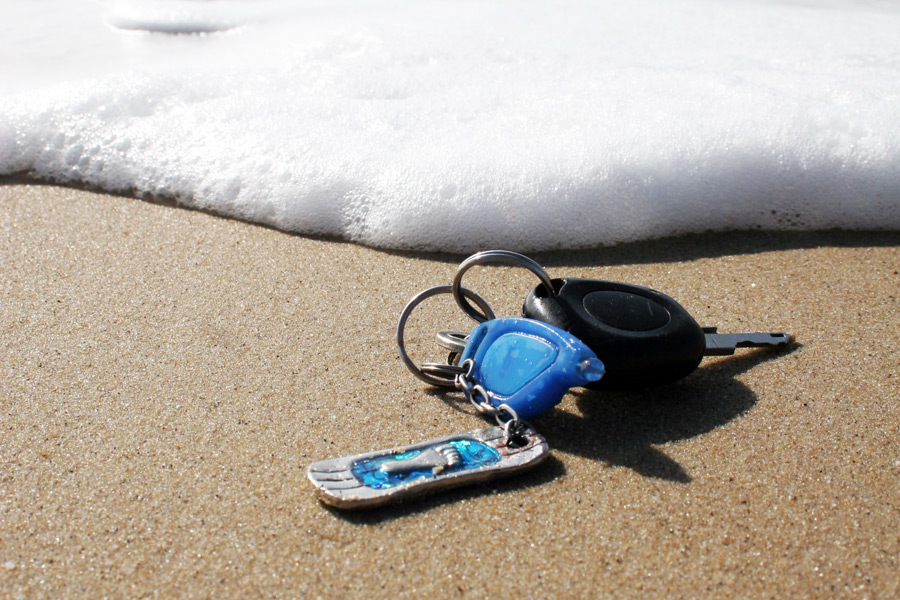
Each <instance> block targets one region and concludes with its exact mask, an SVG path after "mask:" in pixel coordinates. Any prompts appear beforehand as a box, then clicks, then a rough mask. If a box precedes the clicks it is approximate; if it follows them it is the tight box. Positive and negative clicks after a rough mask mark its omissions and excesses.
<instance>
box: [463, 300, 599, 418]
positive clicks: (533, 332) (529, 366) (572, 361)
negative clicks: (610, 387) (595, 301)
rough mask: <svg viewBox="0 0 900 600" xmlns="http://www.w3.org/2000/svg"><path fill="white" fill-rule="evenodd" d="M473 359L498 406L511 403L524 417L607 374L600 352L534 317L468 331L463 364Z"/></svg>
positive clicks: (475, 374) (492, 322) (477, 374)
mask: <svg viewBox="0 0 900 600" xmlns="http://www.w3.org/2000/svg"><path fill="white" fill-rule="evenodd" d="M469 358H471V359H472V361H473V362H474V367H473V369H472V377H473V378H474V379H475V381H476V382H477V383H479V384H481V386H482V387H484V388H485V389H486V390H487V391H488V394H489V396H490V398H489V400H490V402H491V404H493V405H494V406H499V405H501V404H508V405H509V406H510V407H512V409H513V410H515V411H516V414H518V416H519V417H520V418H522V419H531V418H534V417H536V416H538V415H541V414H543V413H545V412H547V411H548V410H550V409H551V408H553V407H554V406H556V405H557V404H559V402H560V401H561V400H562V398H563V396H565V394H566V392H567V391H568V390H569V388H571V387H574V386H576V385H587V384H588V383H591V382H593V381H597V380H599V379H600V378H601V377H602V376H603V372H604V367H603V363H602V362H600V359H598V358H597V355H596V354H594V353H593V351H591V349H590V348H588V347H587V346H586V345H585V344H584V343H583V342H581V340H579V339H578V338H576V337H574V336H573V335H572V334H571V333H568V332H566V331H563V330H562V329H559V328H557V327H554V326H553V325H548V324H547V323H543V322H541V321H534V320H532V319H518V318H503V319H491V320H490V321H485V322H484V323H482V324H480V325H478V326H477V327H476V328H475V329H474V330H473V331H472V333H471V334H470V335H469V341H468V342H467V343H466V348H465V350H463V353H462V355H461V356H460V359H459V360H460V363H461V362H462V361H464V360H466V359H469Z"/></svg>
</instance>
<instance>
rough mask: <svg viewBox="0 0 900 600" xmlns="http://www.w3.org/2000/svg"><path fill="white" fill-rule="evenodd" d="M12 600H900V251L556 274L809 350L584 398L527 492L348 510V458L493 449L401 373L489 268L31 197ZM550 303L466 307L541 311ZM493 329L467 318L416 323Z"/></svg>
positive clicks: (13, 402)
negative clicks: (440, 292) (431, 290)
mask: <svg viewBox="0 0 900 600" xmlns="http://www.w3.org/2000/svg"><path fill="white" fill-rule="evenodd" d="M0 234H2V243H0V278H2V282H3V285H2V297H0V330H2V332H3V333H2V335H3V341H4V344H3V350H2V352H3V354H2V359H0V410H2V429H0V592H2V593H0V595H2V596H4V597H12V598H19V597H21V598H32V597H44V596H46V597H67V598H72V597H85V598H100V597H150V596H154V597H155V596H158V597H164V598H165V597H219V598H227V597H256V596H267V597H274V598H300V597H316V596H322V597H329V598H346V597H367V598H370V597H385V598H386V597H391V598H419V597H430V598H449V597H469V598H482V597H487V596H492V597H522V596H526V595H527V596H528V597H538V598H555V597H563V598H564V597H617V598H619V597H629V596H640V597H713V595H714V594H715V595H724V597H732V596H740V597H753V598H762V597H766V598H769V597H772V598H775V597H779V598H780V597H828V598H832V597H843V598H866V597H868V598H896V597H897V596H898V595H900V560H898V554H900V442H898V431H900V391H898V388H900V386H898V377H900V376H898V370H900V351H898V347H900V316H898V312H900V302H898V296H900V274H898V269H900V234H898V233H853V232H820V233H775V234H773V233H735V234H707V235H698V236H689V237H686V238H678V239H674V240H662V241H653V242H645V243H640V244H631V245H626V246H621V247H616V248H605V249H597V250H591V251H578V252H559V253H547V254H538V255H534V257H535V258H536V259H538V260H539V261H540V262H541V263H542V264H544V265H545V266H546V267H547V268H548V270H549V271H550V273H551V274H552V275H554V276H579V277H602V278H607V279H616V280H622V281H629V282H632V283H637V284H642V285H647V286H651V287H654V288H656V289H659V290H661V291H664V292H666V293H668V294H669V295H671V296H673V297H674V298H676V299H677V300H678V301H679V302H681V303H682V304H683V305H684V306H685V307H686V308H688V310H690V311H691V313H692V314H693V315H694V316H695V318H696V319H697V320H698V321H699V322H701V323H702V324H707V325H718V326H719V328H720V330H721V331H755V330H772V331H787V332H790V333H792V334H793V335H794V336H795V337H796V340H797V344H796V345H795V346H794V347H793V348H791V349H790V350H789V351H786V352H780V353H773V352H769V351H753V350H748V351H740V352H739V353H738V354H737V355H735V356H733V357H720V358H713V359H706V360H705V361H704V363H703V365H702V367H701V368H700V369H699V370H698V371H696V372H695V373H694V374H692V375H691V376H690V377H688V378H686V379H684V380H682V381H680V382H678V383H676V384H672V385H668V386H664V387H658V388H654V389H651V390H647V391H642V392H632V393H625V392H616V393H613V392H595V391H585V390H578V391H575V392H572V393H570V394H569V395H568V396H567V397H566V398H565V400H564V401H563V403H562V404H561V405H560V406H559V407H557V409H556V410H555V411H553V412H552V413H550V414H547V415H545V416H543V417H541V418H539V419H536V420H535V421H534V425H535V427H536V428H537V429H538V430H540V431H541V432H542V433H543V434H544V436H545V437H546V438H547V440H548V442H549V444H550V447H551V449H552V455H551V457H550V458H549V459H548V460H547V461H545V462H544V463H542V464H541V465H540V466H538V467H537V468H536V469H535V470H533V471H531V472H529V473H527V474H525V475H522V476H518V477H516V478H513V479H506V480H501V481H495V482H490V483H487V484H481V485H475V486H473V487H469V488H461V489H457V490H453V491H449V492H446V493H442V494H440V495H436V496H431V497H428V498H426V499H423V500H421V501H416V502H413V503H409V504H403V505H399V506H394V507H389V508H385V509H379V510H374V511H369V512H358V513H346V512H340V511H337V510H334V509H329V508H326V507H324V506H323V505H321V504H320V503H319V502H317V501H316V499H315V497H314V494H313V489H312V487H311V485H310V484H309V482H308V481H307V479H306V469H307V467H308V466H309V464H311V463H312V462H315V461H317V460H320V459H324V458H330V457H335V456H340V455H344V454H352V453H357V452H363V451H367V450H374V449H379V448H388V447H393V446H398V445H402V444H406V443H411V442H415V441H421V440H424V439H428V438H433V437H439V436H442V435H446V434H450V433H454V432H462V431H468V430H472V429H477V428H479V427H483V426H486V421H484V420H483V419H482V418H480V417H478V416H477V415H475V414H474V413H473V411H472V410H471V409H470V408H469V406H467V405H466V404H465V403H464V402H461V401H460V398H459V396H458V395H456V394H448V393H444V392H442V391H435V390H431V389H428V388H427V387H426V386H425V385H424V384H422V383H421V382H419V381H418V380H417V379H415V378H413V377H412V376H411V375H410V374H409V373H408V372H407V371H406V369H405V368H404V366H403V365H402V363H401V361H400V358H399V357H398V354H397V351H396V346H395V341H394V334H395V328H396V320H397V317H398V315H399V313H400V311H401V310H402V308H403V306H404V305H405V304H406V302H407V300H408V299H409V298H410V297H411V296H412V295H414V294H415V293H417V292H419V291H420V290H422V289H424V288H426V287H430V286H433V285H439V284H445V283H449V282H450V280H451V278H452V275H453V273H454V270H455V266H456V264H457V263H458V262H459V260H460V259H461V258H462V257H459V256H438V255H414V254H405V253H390V252H384V251H379V250H373V249H369V248H363V247H359V246H355V245H352V244H346V243H340V242H334V241H328V240H316V239H310V238H304V237H299V236H294V235H288V234H284V233H281V232H278V231H274V230H271V229H267V228H264V227H259V226H255V225H252V224H247V223H241V222H236V221H232V220H226V219H221V218H218V217H215V216H212V215H207V214H203V213H200V212H192V211H187V210H182V209H179V208H174V207H171V206H162V205H157V204H151V203H147V202H142V201H138V200H134V199H129V198H122V197H115V196H109V195H103V194H96V193H92V192H86V191H78V190H72V189H68V188H62V187H50V186H37V185H19V184H7V185H3V186H0ZM535 283H536V280H535V279H534V277H533V275H531V274H530V273H528V272H527V271H524V270H517V269H508V268H500V267H497V268H493V267H485V268H476V269H473V270H472V271H470V273H469V274H467V276H466V285H467V286H468V287H470V288H472V289H474V290H476V291H478V292H479V293H481V294H482V295H484V296H485V297H486V298H487V299H488V300H489V301H490V302H491V304H492V306H493V307H494V309H495V311H496V312H497V313H498V314H500V315H515V314H519V310H520V306H521V301H522V298H523V297H524V294H525V292H526V291H527V290H528V289H530V288H531V287H532V286H533V285H535ZM469 327H471V323H470V322H467V320H466V319H465V318H464V317H463V316H462V314H461V313H460V311H459V310H458V309H457V308H456V307H455V305H454V304H453V303H452V301H451V300H449V299H448V298H447V297H441V298H436V299H434V300H433V301H429V302H428V303H426V304H423V305H422V307H421V310H418V311H417V312H416V313H415V316H414V317H413V319H412V320H411V322H410V326H409V346H410V350H411V353H412V354H413V356H414V358H416V359H417V360H429V359H430V360H439V359H441V358H442V357H443V353H442V351H441V350H440V349H439V348H437V346H436V345H435V344H434V343H433V341H432V337H433V335H434V332H436V331H438V330H445V329H460V330H463V329H467V328H469Z"/></svg>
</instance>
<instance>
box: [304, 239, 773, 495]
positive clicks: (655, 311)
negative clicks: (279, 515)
mask: <svg viewBox="0 0 900 600" xmlns="http://www.w3.org/2000/svg"><path fill="white" fill-rule="evenodd" d="M484 264H505V265H513V266H518V267H524V268H526V269H528V270H530V271H531V272H533V273H534V274H535V275H536V276H537V277H538V279H539V280H540V283H539V284H538V285H537V286H536V287H535V288H534V289H532V290H531V291H530V292H529V293H528V295H527V296H526V298H525V301H524V305H523V315H524V316H523V317H522V318H516V317H505V318H496V317H495V315H494V313H493V311H492V310H491V308H490V306H489V305H488V303H487V302H486V301H485V300H484V299H483V298H481V297H480V296H479V295H478V294H476V293H475V292H473V291H471V290H468V289H466V288H464V287H463V286H462V279H463V276H464V274H465V273H466V272H467V271H468V270H469V269H470V268H471V267H473V266H475V265H484ZM438 294H452V295H453V297H454V299H455V300H456V303H457V304H458V305H459V306H460V308H461V309H462V310H463V311H464V312H465V313H466V314H467V315H469V316H470V317H471V318H472V319H473V320H475V321H476V322H477V323H478V325H476V327H475V328H474V329H473V330H472V331H471V332H469V333H468V334H466V333H460V332H449V331H442V332H439V333H438V334H437V341H438V344H439V345H440V346H442V347H443V348H445V349H446V350H449V357H448V359H447V362H445V363H436V362H429V363H424V364H423V365H421V366H418V365H416V364H415V363H414V362H413V361H412V360H411V359H410V357H409V355H408V354H407V352H406V349H405V343H404V331H405V326H406V322H407V320H408V319H409V316H410V314H411V313H412V311H413V310H414V309H415V307H416V306H418V305H419V304H420V303H421V302H422V301H424V300H425V299H427V298H430V297H432V296H435V295H438ZM790 342H791V336H790V335H788V334H786V333H738V334H722V333H718V331H717V330H716V328H715V327H701V326H700V325H698V324H697V322H696V321H695V320H694V319H693V318H692V317H691V316H690V314H689V313H688V312H687V311H686V310H685V309H684V308H683V307H682V306H681V305H680V304H678V303H677V302H676V301H675V300H673V299H672V298H670V297H669V296H667V295H665V294H663V293H661V292H658V291H655V290H652V289H649V288H645V287H641V286H636V285H630V284H626V283H618V282H612V281H604V280H599V279H574V278H567V279H551V278H550V276H549V275H548V274H547V272H546V271H545V270H544V268H543V267H541V266H540V265H539V264H538V263H536V262H535V261H533V260H531V259H530V258H528V257H526V256H523V255H521V254H517V253H514V252H509V251H506V250H490V251H485V252H479V253H477V254H474V255H472V256H471V257H469V258H468V259H466V260H465V261H463V262H462V264H460V266H459V268H458V270H457V272H456V275H455V277H454V279H453V282H452V284H451V285H449V286H437V287H433V288H429V289H427V290H425V291H424V292H421V293H420V294H418V295H416V296H415V297H413V299H412V300H410V302H409V304H407V306H406V308H405V309H404V310H403V312H402V313H401V316H400V322H399V324H398V327H397V344H398V347H399V350H400V355H401V357H402V358H403V361H404V363H405V364H406V366H407V367H408V368H409V369H410V371H411V372H412V373H413V374H414V375H415V376H416V377H418V378H420V379H422V380H423V381H425V382H426V383H428V384H431V385H434V386H440V387H448V388H456V389H458V390H460V391H461V392H462V393H463V394H464V395H465V397H466V398H467V399H468V400H469V401H470V402H471V403H472V404H473V405H474V406H475V408H476V410H478V412H480V413H483V414H486V415H489V416H492V417H493V418H494V419H495V421H496V426H494V427H489V428H486V429H479V430H474V431H469V432H466V433H461V434H457V435H453V436H448V437H443V438H439V439H434V440H429V441H426V442H422V443H419V444H414V445H411V446H406V447H402V448H394V449H390V450H382V451H377V452H369V453H365V454H358V455H353V456H348V457H343V458H337V459H331V460H325V461H321V462H318V463H315V464H313V465H311V466H310V468H309V479H310V481H312V483H313V484H314V485H315V487H316V490H317V492H318V494H319V498H320V500H322V501H323V502H325V503H326V504H329V505H332V506H337V507H340V508H364V507H370V506H376V505H379V504H384V503H387V502H395V501H398V500H401V499H404V498H408V497H410V496H414V495H419V494H422V493H426V492H430V491H433V490H434V489H437V488H442V487H450V486H457V485H462V484H465V483H470V482H475V481H483V480H486V479H490V478H493V477H497V476H501V475H508V474H512V473H515V472H517V471H521V470H523V469H526V468H529V467H532V466H534V465H536V464H537V463H539V462H540V461H541V460H542V459H543V458H545V457H546V456H547V454H548V452H549V447H548V445H547V442H546V440H544V438H543V437H542V436H541V435H540V434H539V433H537V431H535V429H534V428H533V427H532V426H531V425H530V424H529V423H528V419H533V418H535V417H538V416H540V415H542V414H544V413H546V412H547V411H549V410H551V409H552V408H553V407H554V406H556V405H557V404H558V403H559V402H560V401H561V400H562V398H563V397H564V396H565V394H566V393H567V392H568V390H569V389H570V388H572V387H575V386H587V387H591V388H595V389H642V388H646V387H650V386H653V385H659V384H663V383H667V382H671V381H675V380H677V379H680V378H682V377H685V376H686V375H688V374H690V373H691V372H692V371H693V370H694V369H696V368H697V366H698V365H699V363H700V361H701V360H702V359H703V357H704V356H712V355H727V354H733V353H734V352H735V350H736V349H737V348H741V347H782V346H787V345H788V344H789V343H790Z"/></svg>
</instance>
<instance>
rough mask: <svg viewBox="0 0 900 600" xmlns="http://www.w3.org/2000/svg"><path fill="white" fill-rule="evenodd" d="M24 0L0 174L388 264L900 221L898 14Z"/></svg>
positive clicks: (759, 5)
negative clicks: (153, 198) (354, 252)
mask: <svg viewBox="0 0 900 600" xmlns="http://www.w3.org/2000/svg"><path fill="white" fill-rule="evenodd" d="M16 4H17V6H16V7H15V8H14V9H11V10H9V11H7V12H9V13H10V15H9V16H8V17H7V19H6V27H7V29H8V31H6V32H2V35H0V58H3V65H4V66H3V68H4V71H5V73H7V76H5V77H4V78H2V81H0V174H10V173H19V172H26V173H29V174H30V175H32V176H34V177H37V178H42V179H48V180H54V181H61V182H78V183H85V184H88V185H92V186H98V187H100V188H103V189H107V190H111V191H129V192H131V193H135V194H138V195H145V194H151V195H161V196H166V197H171V198H175V199H177V200H178V201H179V202H181V203H183V204H185V205H187V206H193V207H200V208H208V209H211V210H214V211H217V212H220V213H223V214H226V215H231V216H236V217H240V218H244V219H250V220H253V221H258V222H261V223H265V224H269V225H273V226H275V227H279V228H283V229H286V230H289V231H297V232H302V233H321V234H328V235H337V236H341V237H344V238H346V239H350V240H354V241H358V242H361V243H365V244H370V245H375V246H381V247H390V248H412V249H440V250H449V251H459V252H467V251H470V250H473V249H475V248H484V247H507V248H511V249H519V250H536V249H548V248H576V247H590V246H596V245H598V244H610V243H616V242H623V241H629V240H638V239H646V238H653V237H660V236H666V235H672V234H678V233H685V232H694V231H705V230H722V229H733V228H756V227H761V228H767V229H820V228H830V227H844V228H876V229H878V228H882V229H883V228H888V229H897V228H900V36H898V35H897V32H898V31H900V7H897V5H895V4H892V3H876V2H850V1H849V0H847V1H846V2H840V1H835V2H830V3H802V2H792V3H788V2H778V1H771V2H759V1H754V2H750V1H746V2H745V1H741V0H731V1H726V2H723V1H720V0H718V1H713V0H681V1H679V0H673V1H662V0H636V1H633V2H630V3H627V4H626V3H616V4H606V3H597V2H581V1H570V2H559V3H553V4H552V5H551V4H549V3H545V2H537V1H523V0H515V1H513V0H497V1H494V2H454V1H449V0H447V1H444V2H441V1H424V0H393V1H391V0H388V1H386V2H381V3H378V4H377V5H374V4H373V3H370V2H364V1H362V0H343V1H336V2H331V1H328V2H326V1H320V2H304V3H295V2H290V1H289V0H270V1H267V2H265V1H264V2H251V1H249V0H246V1H243V2H242V1H238V0H233V1H226V0H213V1H211V2H196V1H191V0H181V1H172V0H157V1H155V2H154V1H153V0H143V1H138V0H130V1H128V2H94V3H86V2H78V1H76V0H45V1H44V2H41V3H16ZM19 4H21V5H25V6H18V5H19ZM32 4H39V5H40V7H41V8H40V10H38V9H36V8H33V7H30V6H29V5H32ZM48 6H50V8H48ZM10 24H12V25H10ZM161 32H167V33H161ZM191 32H195V33H196V34H194V35H168V33H182V34H183V33H191ZM10 57H11V59H12V60H7V59H8V58H10Z"/></svg>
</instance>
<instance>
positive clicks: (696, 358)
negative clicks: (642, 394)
mask: <svg viewBox="0 0 900 600" xmlns="http://www.w3.org/2000/svg"><path fill="white" fill-rule="evenodd" d="M552 283H553V286H554V290H555V293H551V292H550V291H549V290H548V289H547V288H546V286H545V285H544V284H540V285H538V286H537V287H535V288H534V289H533V290H531V291H530V292H529V293H528V296H526V298H525V304H524V306H523V307H522V312H523V313H524V315H525V316H526V317H528V318H531V319H537V320H540V321H544V322H546V323H550V324H551V325H555V326H556V327H559V328H560V329H565V330H566V331H568V332H570V333H572V334H573V335H574V336H575V337H577V338H579V339H580V340H582V341H583V342H584V343H585V344H587V345H588V347H589V348H590V349H591V350H593V351H594V352H595V353H596V354H597V356H598V357H599V358H600V360H602V361H603V363H604V365H605V366H606V374H605V375H604V376H603V378H602V379H601V380H600V381H598V382H596V383H594V384H591V385H590V387H592V388H598V389H640V388H645V387H650V386H654V385H658V384H661V383H667V382H670V381H675V380H676V379H680V378H682V377H684V376H685V375H687V374H688V373H690V372H691V371H693V370H694V369H695V368H697V365H698V364H700V360H701V359H702V358H703V357H704V356H709V355H722V354H733V353H734V350H735V348H737V347H760V346H784V345H787V344H788V343H790V341H791V336H790V335H788V334H786V333H739V334H720V333H717V331H716V328H714V327H701V326H700V325H698V324H697V322H696V321H695V320H694V319H693V318H692V317H691V315H690V314H688V312H687V311H686V310H685V309H684V308H683V307H682V306H681V305H680V304H678V302H676V301H675V300H673V299H672V298H670V297H669V296H667V295H665V294H663V293H661V292H657V291H656V290H651V289H650V288H646V287H641V286H638V285H631V284H627V283H617V282H614V281H603V280H600V279H554V280H552Z"/></svg>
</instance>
